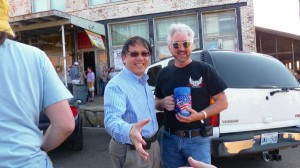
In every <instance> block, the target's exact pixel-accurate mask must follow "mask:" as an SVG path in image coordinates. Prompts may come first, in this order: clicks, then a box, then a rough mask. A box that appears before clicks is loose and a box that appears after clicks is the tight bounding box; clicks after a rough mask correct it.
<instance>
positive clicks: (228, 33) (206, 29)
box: [202, 11, 238, 50]
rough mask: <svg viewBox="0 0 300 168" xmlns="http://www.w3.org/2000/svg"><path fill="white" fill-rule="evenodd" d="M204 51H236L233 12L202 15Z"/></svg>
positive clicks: (234, 16)
mask: <svg viewBox="0 0 300 168" xmlns="http://www.w3.org/2000/svg"><path fill="white" fill-rule="evenodd" d="M202 17H203V43H204V49H225V50H237V49H238V42H237V24H236V15H235V11H226V12H219V13H206V14H203V16H202Z"/></svg>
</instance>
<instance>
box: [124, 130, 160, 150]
mask: <svg viewBox="0 0 300 168" xmlns="http://www.w3.org/2000/svg"><path fill="white" fill-rule="evenodd" d="M143 139H144V141H145V142H146V145H143V149H150V148H151V143H152V142H155V141H156V140H157V133H156V134H155V135H153V136H152V137H151V138H145V137H143ZM127 145H128V146H129V148H130V149H131V150H135V146H134V145H131V144H127Z"/></svg>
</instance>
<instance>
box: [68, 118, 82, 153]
mask: <svg viewBox="0 0 300 168" xmlns="http://www.w3.org/2000/svg"><path fill="white" fill-rule="evenodd" d="M82 148H83V132H82V122H81V124H80V127H79V135H78V137H77V138H76V139H75V140H73V141H72V142H71V150H72V151H82Z"/></svg>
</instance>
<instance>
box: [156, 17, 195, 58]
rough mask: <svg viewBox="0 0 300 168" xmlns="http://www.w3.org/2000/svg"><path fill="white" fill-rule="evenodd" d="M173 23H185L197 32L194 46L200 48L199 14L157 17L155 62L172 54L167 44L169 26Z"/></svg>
mask: <svg viewBox="0 0 300 168" xmlns="http://www.w3.org/2000/svg"><path fill="white" fill-rule="evenodd" d="M172 23H183V24H186V25H188V26H190V27H191V28H192V29H193V31H194V32H195V37H194V48H199V34H198V32H199V30H198V21H197V15H188V16H175V17H170V18H159V19H155V62H157V61H159V60H161V59H163V58H165V57H169V56H171V53H170V52H169V49H168V45H167V36H168V28H169V26H170V25H171V24H172Z"/></svg>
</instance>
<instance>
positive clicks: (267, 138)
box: [260, 132, 278, 145]
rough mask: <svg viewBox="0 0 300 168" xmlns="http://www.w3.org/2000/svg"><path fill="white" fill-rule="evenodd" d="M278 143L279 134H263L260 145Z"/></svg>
mask: <svg viewBox="0 0 300 168" xmlns="http://www.w3.org/2000/svg"><path fill="white" fill-rule="evenodd" d="M277 141H278V132H272V133H265V134H261V139H260V144H261V145H267V144H275V143H277Z"/></svg>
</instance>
